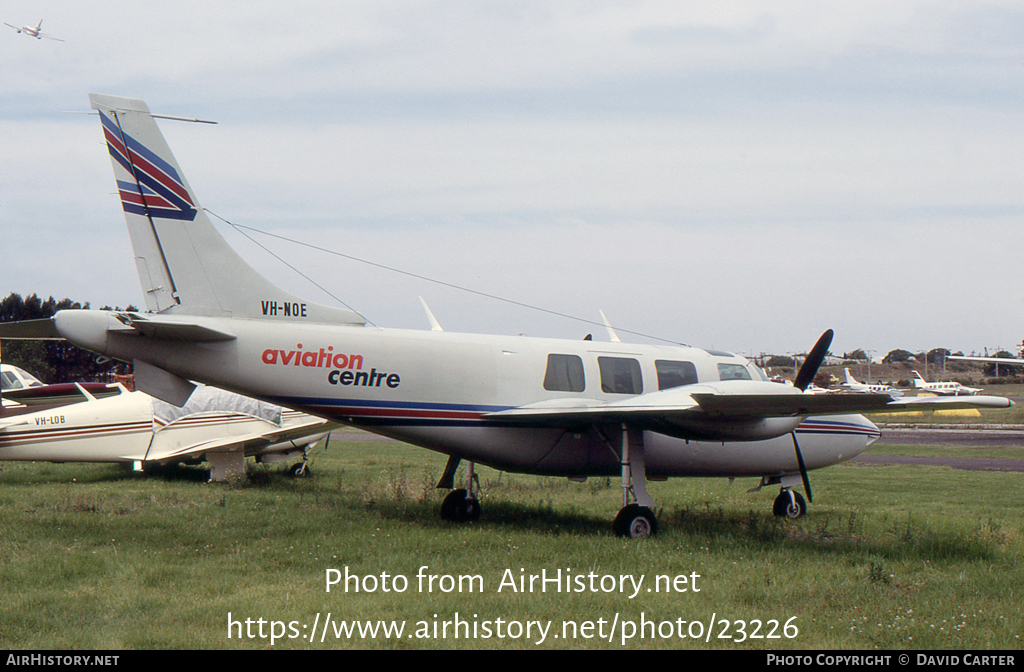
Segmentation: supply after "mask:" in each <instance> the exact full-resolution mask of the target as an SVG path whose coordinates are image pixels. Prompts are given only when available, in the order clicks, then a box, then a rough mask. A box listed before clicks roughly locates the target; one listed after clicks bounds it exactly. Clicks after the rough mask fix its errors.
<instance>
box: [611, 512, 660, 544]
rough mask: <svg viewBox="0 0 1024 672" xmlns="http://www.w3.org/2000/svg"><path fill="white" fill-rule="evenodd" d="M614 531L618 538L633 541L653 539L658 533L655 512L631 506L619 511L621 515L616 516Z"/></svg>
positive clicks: (613, 524)
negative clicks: (645, 538)
mask: <svg viewBox="0 0 1024 672" xmlns="http://www.w3.org/2000/svg"><path fill="white" fill-rule="evenodd" d="M612 529H614V530H615V536H617V537H630V538H631V539H638V538H643V537H653V536H654V535H655V534H657V533H658V519H657V518H655V516H654V512H653V511H651V510H650V509H649V508H647V507H646V506H640V505H639V504H629V505H627V506H624V507H622V508H621V509H620V510H619V514H618V515H617V516H615V522H614V523H612Z"/></svg>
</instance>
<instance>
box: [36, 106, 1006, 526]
mask: <svg viewBox="0 0 1024 672" xmlns="http://www.w3.org/2000/svg"><path fill="white" fill-rule="evenodd" d="M90 101H91V104H92V107H93V108H94V109H95V110H97V111H98V113H99V116H100V121H101V122H102V127H103V134H104V136H105V138H106V143H107V148H108V149H109V152H110V156H111V159H112V163H113V167H114V174H115V178H116V180H117V186H118V190H119V192H120V196H121V204H122V207H123V209H124V213H125V219H126V220H127V223H128V230H129V233H130V236H131V242H132V246H133V248H134V251H135V260H136V264H137V267H138V272H139V278H140V280H141V282H142V287H143V289H144V291H145V297H146V307H147V308H148V312H145V313H130V312H123V311H99V310H64V311H61V312H59V313H57V315H56V316H54V318H53V320H52V323H48V324H43V325H39V326H40V327H41V330H42V331H45V332H47V333H48V335H51V336H53V335H59V336H61V337H64V338H66V339H68V340H69V341H71V342H72V343H75V344H76V345H79V346H81V347H83V348H86V349H88V350H91V351H93V352H96V353H99V354H102V355H106V356H108V357H115V358H117V359H121V360H125V361H132V362H134V365H135V375H136V385H137V386H138V387H139V388H140V389H143V390H145V391H147V392H149V393H150V394H153V395H155V396H157V397H160V398H162V399H165V400H168V401H171V402H174V403H183V402H184V401H185V400H186V399H187V398H188V396H189V394H190V392H191V390H192V384H191V383H190V382H188V381H189V380H196V381H202V382H205V383H208V384H211V385H216V386H218V387H223V388H226V389H231V390H234V391H237V392H239V393H242V394H246V395H249V396H253V397H258V398H261V399H265V400H268V401H272V402H274V403H278V404H281V405H283V406H287V407H291V408H295V409H299V410H303V411H306V412H308V413H313V414H316V415H319V416H322V417H325V418H329V419H331V420H335V421H338V422H342V423H345V424H349V425H353V426H355V427H360V428H363V429H366V430H369V431H371V432H375V433H378V434H382V435H385V436H389V437H394V438H396V439H400V440H402V441H406V442H408V443H411V444H415V445H418V446H422V447H424V448H428V449H430V450H435V451H438V452H441V453H444V454H446V455H448V456H449V460H448V464H447V467H446V469H445V472H444V475H443V476H442V477H441V481H440V483H439V484H438V487H443V488H453V487H454V477H455V473H456V470H457V467H458V465H459V461H460V460H467V461H468V463H469V464H468V469H467V470H466V474H465V478H466V487H465V488H459V489H453V490H452V492H451V493H450V494H449V495H448V496H447V498H446V499H445V501H444V503H443V504H442V506H441V513H442V515H443V516H444V517H445V518H447V519H450V520H473V519H475V518H477V517H478V516H479V514H480V502H479V487H480V486H479V483H478V479H477V478H476V476H475V474H474V472H473V465H474V463H481V464H486V465H489V466H492V467H494V468H497V469H501V470H505V471H512V472H525V473H534V474H548V475H561V476H567V477H569V478H573V479H581V478H585V477H587V476H609V475H621V478H622V498H623V508H622V509H621V511H620V512H619V514H618V516H617V517H616V520H615V524H614V528H615V531H616V533H617V534H620V535H628V536H646V535H649V534H653V533H654V532H655V531H656V529H657V520H656V518H655V514H654V508H655V503H654V500H653V499H652V498H651V496H650V495H649V494H648V492H647V487H646V483H647V481H648V480H662V479H665V478H668V477H671V476H722V477H729V478H732V477H740V476H743V477H755V478H759V479H760V485H759V486H758V487H757V488H756V489H760V487H761V486H764V485H771V484H778V485H781V488H782V490H781V492H780V494H779V496H778V497H777V498H776V500H775V506H774V511H775V513H776V515H785V516H791V517H796V516H800V515H803V513H804V512H805V509H806V503H805V501H804V498H803V497H801V496H800V495H799V493H797V492H796V491H794V490H793V488H794V486H797V485H799V484H800V483H801V482H802V483H803V485H804V488H805V490H806V492H807V495H808V497H807V499H808V500H810V499H811V491H810V487H809V483H808V478H807V472H808V471H809V470H811V469H819V468H821V467H826V466H829V465H832V464H836V463H838V462H842V461H844V460H848V459H850V458H851V457H853V456H855V455H857V454H858V453H860V452H861V451H863V450H864V449H865V448H866V447H867V446H868V445H870V444H871V443H872V442H873V441H875V440H876V439H877V438H878V436H879V430H878V428H877V427H875V425H874V424H872V423H871V422H870V421H868V420H867V419H866V418H864V417H862V416H860V415H857V414H856V413H858V412H862V411H880V410H890V409H891V410H899V409H905V408H907V407H913V408H919V407H922V406H927V405H931V406H935V405H937V406H942V407H946V408H950V407H958V406H992V407H1007V406H1010V405H1011V402H1010V401H1009V400H1007V399H1004V398H1001V397H972V398H970V400H969V401H965V400H963V399H961V398H952V397H951V398H935V397H932V398H926V399H916V398H915V399H906V400H895V399H893V397H891V396H890V395H888V394H848V395H844V394H833V395H816V394H804V391H805V390H806V389H807V387H808V385H809V384H810V382H811V380H812V379H813V377H814V374H815V372H816V371H817V369H818V367H819V366H820V364H821V361H822V359H823V358H824V356H825V354H826V352H827V350H828V347H829V344H830V342H831V337H832V332H831V331H828V332H826V333H825V335H824V336H823V337H822V338H821V340H819V342H818V343H817V345H816V346H815V347H814V349H813V350H812V351H811V353H810V354H809V355H808V357H807V361H806V362H805V364H804V366H803V368H802V369H801V371H800V372H799V374H798V376H797V380H796V381H795V385H792V386H790V385H783V384H779V383H772V382H769V381H768V380H767V378H766V377H765V375H764V374H763V373H762V372H761V370H760V369H758V368H757V367H756V366H754V365H753V364H751V363H750V362H748V361H747V360H746V359H745V358H743V357H739V356H736V355H733V354H731V353H727V352H716V351H713V350H703V349H700V348H689V347H669V346H657V345H636V344H630V343H616V342H611V343H598V342H595V341H590V340H579V341H572V340H556V339H546V338H530V337H521V336H520V337H516V336H493V335H477V334H458V333H452V332H448V331H441V330H434V329H432V330H430V331H425V330H424V331H409V330H398V329H382V328H378V327H374V326H367V325H366V323H365V321H364V320H363V318H361V317H360V316H359V315H357V314H356V313H354V312H351V311H348V310H344V309H340V308H334V307H328V306H323V305H318V304H315V303H310V302H307V301H305V300H303V299H301V298H299V297H296V296H294V295H292V294H289V293H287V292H285V291H283V290H281V289H280V288H278V287H276V286H274V285H273V284H271V283H270V282H269V281H267V280H266V279H265V278H263V277H262V276H261V275H259V274H258V273H257V272H256V271H255V270H254V269H253V268H251V267H250V266H249V265H248V264H246V263H245V262H244V261H243V260H242V259H241V258H240V257H239V256H238V255H237V254H236V253H235V251H234V250H233V249H232V248H231V247H230V246H229V245H228V244H227V242H226V241H225V240H224V239H223V238H222V237H221V236H220V234H219V233H217V231H216V230H215V229H214V227H213V226H212V225H211V223H210V221H209V220H208V218H207V216H206V214H205V212H204V211H203V209H202V208H201V207H199V203H198V201H197V199H196V197H195V194H194V192H193V191H192V189H191V188H190V187H189V185H188V182H187V181H186V180H185V177H184V175H183V174H182V172H181V169H180V168H179V167H178V164H177V162H176V161H175V159H174V156H173V155H172V154H171V151H170V149H169V148H168V146H167V144H166V142H165V141H164V138H163V136H162V134H161V133H160V130H159V129H158V128H157V125H156V122H155V121H154V120H153V116H152V115H151V114H150V112H149V109H148V108H147V106H146V105H145V103H143V102H142V101H140V100H132V99H127V98H118V97H113V96H106V95H96V94H93V95H90ZM21 328H22V329H23V330H25V329H28V330H31V329H32V326H31V325H24V324H23V325H22V326H21ZM54 332H56V334H55V333H54Z"/></svg>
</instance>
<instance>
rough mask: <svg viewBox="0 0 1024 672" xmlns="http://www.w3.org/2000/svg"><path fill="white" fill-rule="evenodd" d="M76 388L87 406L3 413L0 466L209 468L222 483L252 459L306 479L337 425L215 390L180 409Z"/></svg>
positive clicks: (138, 395) (116, 389)
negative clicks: (314, 453) (288, 463)
mask: <svg viewBox="0 0 1024 672" xmlns="http://www.w3.org/2000/svg"><path fill="white" fill-rule="evenodd" d="M74 385H77V386H78V387H79V391H80V393H81V395H82V398H83V399H85V401H81V402H78V403H71V404H64V405H60V406H38V405H37V406H24V405H18V406H13V405H5V406H4V408H3V412H2V414H0V461H12V460H17V461H42V462H126V463H133V464H134V465H135V467H136V469H137V470H143V469H148V468H149V467H151V466H153V465H166V464H178V463H198V462H204V461H205V462H209V464H210V480H211V481H221V480H224V479H226V478H228V477H230V476H234V475H241V474H242V473H244V464H243V463H244V460H245V458H246V457H254V458H255V459H256V461H257V462H261V463H270V462H278V461H283V460H289V459H301V460H302V462H300V463H298V464H296V465H295V467H293V468H292V473H293V474H295V475H305V474H306V472H307V469H306V453H307V451H308V450H309V449H310V448H311V447H312V446H313V444H315V443H316V442H317V441H319V440H320V439H322V438H324V437H325V436H327V434H328V433H329V431H330V429H331V427H332V426H333V425H331V424H330V423H329V422H328V421H326V420H323V419H321V418H315V417H312V416H309V415H306V414H304V413H299V412H297V411H291V410H288V409H284V408H281V407H279V406H276V405H273V404H268V403H266V402H260V401H256V400H255V399H248V398H246V397H242V396H239V395H237V394H234V393H231V392H225V391H223V390H218V389H216V388H213V387H205V386H202V387H197V388H196V391H195V392H194V393H193V394H192V396H191V397H190V398H189V400H188V403H186V404H185V406H184V407H182V408H179V407H177V406H172V405H170V404H168V403H166V402H163V401H160V400H159V399H154V398H153V397H150V396H149V395H147V394H145V393H143V392H129V391H128V390H127V389H125V387H124V386H123V385H121V384H113V385H109V386H106V387H108V388H110V390H111V391H112V393H113V394H112V395H111V396H107V397H104V398H102V399H99V398H97V397H95V396H94V395H92V394H91V393H90V392H89V391H88V390H86V389H85V388H84V387H83V386H82V385H81V384H74ZM5 396H6V394H5ZM5 401H6V400H5Z"/></svg>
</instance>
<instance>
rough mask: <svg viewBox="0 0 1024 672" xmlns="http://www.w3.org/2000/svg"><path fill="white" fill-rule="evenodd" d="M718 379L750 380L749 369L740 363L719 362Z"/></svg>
mask: <svg viewBox="0 0 1024 672" xmlns="http://www.w3.org/2000/svg"><path fill="white" fill-rule="evenodd" d="M718 379H719V380H751V378H750V371H747V367H745V366H743V365H742V364H719V365H718Z"/></svg>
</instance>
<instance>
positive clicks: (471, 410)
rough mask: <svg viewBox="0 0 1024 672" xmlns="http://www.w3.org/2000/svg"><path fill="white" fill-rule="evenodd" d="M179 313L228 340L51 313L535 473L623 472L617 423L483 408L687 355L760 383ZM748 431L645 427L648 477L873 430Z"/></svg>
mask: <svg viewBox="0 0 1024 672" xmlns="http://www.w3.org/2000/svg"><path fill="white" fill-rule="evenodd" d="M188 321H189V322H190V323H198V324H201V325H203V326H205V327H208V328H210V329H212V330H217V331H220V332H226V333H229V334H231V335H233V336H234V337H235V338H233V339H228V340H218V341H203V342H199V343H197V342H195V341H192V340H180V341H176V340H169V339H153V338H147V337H145V336H140V335H138V334H136V333H132V332H131V331H130V330H128V331H125V332H123V333H118V332H117V331H116V330H114V331H108V328H109V327H110V326H111V324H116V323H117V322H116V320H115V318H114V317H113V314H110V313H99V312H97V311H89V312H87V311H63V312H62V313H60V314H58V316H57V324H58V327H59V328H60V330H61V333H63V334H65V335H66V336H68V338H69V339H70V340H72V341H73V342H75V343H77V344H78V345H81V346H83V347H86V348H87V349H90V350H93V351H95V352H99V353H101V354H105V355H108V356H111V357H115V358H119V359H124V360H128V361H131V360H134V359H140V360H143V361H146V362H148V363H150V364H153V365H155V366H157V367H160V368H162V369H164V370H166V371H169V372H171V373H174V374H176V375H178V376H180V377H182V378H185V379H190V380H201V381H203V382H206V383H208V384H212V385H216V386H218V387H223V388H226V389H231V390H235V391H238V392H243V391H244V393H245V394H248V395H250V396H255V397H259V398H263V399H266V400H268V401H271V402H273V403H277V404H281V405H283V406H288V407H291V408H295V409H297V410H302V411H305V412H308V413H312V414H316V415H320V416H322V417H326V418H330V419H332V420H337V421H340V422H344V423H346V424H349V425H353V426H356V427H361V428H364V429H367V430H369V431H372V432H375V433H378V434H383V435H386V436H390V437H393V438H397V439H400V440H403V441H407V442H409V443H412V444H414V445H418V446H422V447H424V448H428V449H432V450H436V451H438V452H442V453H445V454H447V455H454V456H456V457H460V458H463V459H467V460H472V461H475V462H480V463H482V464H487V465H490V466H493V467H496V468H499V469H504V470H509V471H517V472H528V473H539V474H552V475H566V476H588V475H615V474H617V473H619V469H620V464H619V457H618V455H617V452H616V451H617V449H618V442H619V440H620V439H619V438H618V437H619V436H620V434H619V432H620V431H621V427H620V426H617V425H614V424H607V425H605V426H602V425H600V424H596V425H594V424H577V425H575V426H574V425H571V424H565V423H561V424H559V423H555V424H551V423H544V422H535V423H523V422H520V421H509V420H506V419H500V418H492V417H488V414H492V413H497V412H500V411H504V410H508V409H512V408H518V407H521V406H525V405H529V404H535V403H538V402H545V401H553V400H559V399H566V398H570V399H572V398H578V399H580V400H596V401H598V402H613V401H619V400H622V399H626V398H628V397H630V396H631V395H639V394H641V393H644V392H651V391H655V390H658V389H659V387H666V386H670V385H671V384H672V378H671V375H670V374H668V373H666V372H665V371H661V372H660V374H659V367H660V366H663V365H664V363H665V362H669V363H675V364H672V366H670V367H669V368H670V369H671V368H673V367H674V369H673V370H675V369H678V368H679V367H678V366H676V364H678V363H679V362H685V363H687V365H686V367H685V368H686V370H688V371H689V370H690V367H691V366H692V374H693V375H695V376H696V381H693V382H698V381H699V382H700V383H714V382H718V381H720V380H722V379H728V378H736V377H740V378H742V377H746V378H748V379H750V380H751V381H752V382H753V381H760V380H762V379H761V377H760V376H761V374H760V372H759V371H758V370H757V369H756V368H755V367H753V366H752V365H751V364H749V362H747V360H746V359H745V358H743V357H739V356H735V355H731V354H729V353H718V352H714V351H708V350H703V349H700V348H688V347H681V346H661V345H640V344H628V343H605V342H595V341H584V340H579V341H575V340H565V339H545V338H534V337H516V336H493V335H479V334H458V333H452V332H434V331H414V330H398V329H379V328H375V327H362V326H339V325H322V324H301V323H296V322H293V321H288V322H284V321H282V322H276V321H273V320H246V319H225V318H217V317H197V316H189V317H188ZM552 355H554V356H556V357H558V358H562V359H570V360H572V361H574V362H578V364H577V366H578V367H580V368H578V369H576V370H574V372H573V374H572V375H569V378H571V379H572V380H571V381H569V380H568V379H563V380H555V379H554V378H553V377H552V376H553V374H552V371H551V366H552V364H551V362H552V360H551V356H552ZM562 359H559V360H558V361H559V362H561V361H562ZM555 368H556V369H558V367H557V366H556V367H555ZM602 369H604V370H602ZM559 372H561V373H564V371H561V370H560V371H556V373H559ZM659 375H660V377H661V379H662V380H661V384H660V385H659ZM556 377H557V376H556ZM676 383H678V380H677V381H676ZM759 384H763V385H772V384H771V383H767V382H763V383H759ZM546 388H548V389H546ZM550 388H556V389H550ZM559 388H560V389H559ZM566 388H568V389H566ZM736 425H737V423H735V422H731V423H729V425H728V426H729V427H734V426H736ZM751 427H752V429H751V430H750V431H751V433H750V434H749V437H744V438H750V439H754V440H731V439H730V440H726V441H723V440H709V437H710V436H712V435H711V434H708V433H707V432H706V431H704V430H703V429H702V428H701V427H695V428H693V430H692V432H691V431H690V430H677V431H675V432H673V433H674V436H669V435H666V434H664V433H661V432H654V431H647V432H645V433H644V444H645V451H646V467H647V473H648V474H649V476H651V477H655V478H657V477H665V476H757V477H760V476H774V475H782V474H787V473H788V474H792V473H794V472H795V471H796V470H797V468H798V467H797V463H796V458H795V455H794V451H793V443H792V439H791V437H790V436H789V432H790V431H792V429H793V428H794V427H796V432H797V435H798V437H799V441H800V446H801V448H802V450H803V454H804V459H805V461H806V464H807V468H808V469H815V468H820V467H824V466H828V465H831V464H835V463H837V462H840V461H843V460H846V459H849V458H851V457H853V456H854V455H856V454H858V453H860V452H861V451H863V450H864V449H865V448H866V447H867V446H868V445H870V443H871V442H873V441H874V440H875V439H877V437H878V435H879V432H878V429H877V428H876V427H875V426H874V425H873V424H872V423H871V422H869V421H868V420H867V419H865V418H864V417H863V416H860V415H843V416H829V417H827V418H825V417H819V418H806V419H805V418H784V419H773V420H772V421H771V422H768V423H767V425H766V423H765V422H760V423H759V424H757V426H756V427H755V426H754V425H751ZM733 431H736V430H733ZM687 432H689V433H687Z"/></svg>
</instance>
